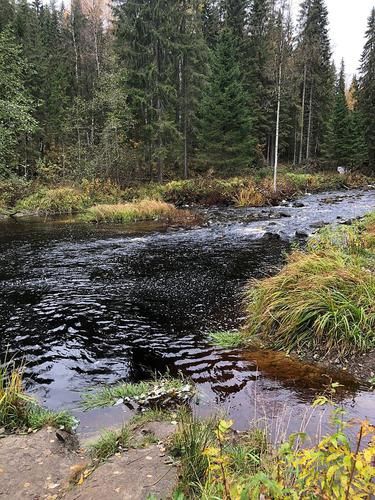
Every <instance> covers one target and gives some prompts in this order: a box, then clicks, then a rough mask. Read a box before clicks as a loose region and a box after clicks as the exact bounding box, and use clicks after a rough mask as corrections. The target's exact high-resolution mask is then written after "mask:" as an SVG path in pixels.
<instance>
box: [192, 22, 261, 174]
mask: <svg viewBox="0 0 375 500" xmlns="http://www.w3.org/2000/svg"><path fill="white" fill-rule="evenodd" d="M253 149H254V145H253V143H252V140H251V122H250V115H249V111H248V106H247V98H246V94H245V92H244V89H243V86H242V81H241V72H240V68H239V65H238V63H237V61H236V44H235V39H234V36H233V34H232V33H231V31H230V30H229V29H224V30H223V31H222V32H221V34H220V36H219V40H218V43H217V47H216V49H215V51H214V54H213V57H212V66H211V72H210V77H209V82H208V85H207V88H206V90H205V94H204V96H203V100H202V110H201V123H200V148H199V151H200V158H201V160H204V161H205V162H206V164H207V165H208V166H213V167H217V168H218V169H219V170H220V172H221V173H231V174H234V173H235V172H236V170H237V171H239V170H241V169H243V168H245V167H248V166H250V165H251V162H252V160H253V158H254V150H253Z"/></svg>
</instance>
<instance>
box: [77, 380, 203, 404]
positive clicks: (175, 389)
mask: <svg viewBox="0 0 375 500" xmlns="http://www.w3.org/2000/svg"><path fill="white" fill-rule="evenodd" d="M194 393H195V388H194V386H193V385H192V384H190V383H189V382H187V381H186V380H184V379H182V378H172V377H163V378H160V379H155V380H149V381H144V382H137V383H130V382H124V383H120V384H117V385H114V386H111V387H102V388H101V389H99V390H95V391H88V392H86V393H84V394H83V396H82V405H83V408H84V409H85V410H91V409H94V408H103V407H106V406H112V405H114V404H115V403H117V402H118V401H119V400H134V401H135V402H138V403H139V404H140V405H142V406H150V407H153V408H154V409H156V410H158V409H162V407H163V406H164V405H167V403H169V404H170V405H174V404H177V405H178V404H182V403H183V402H184V401H185V400H186V401H188V400H189V399H191V397H192V396H193V395H194Z"/></svg>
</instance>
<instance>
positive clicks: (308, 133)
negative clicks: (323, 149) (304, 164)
mask: <svg viewBox="0 0 375 500" xmlns="http://www.w3.org/2000/svg"><path fill="white" fill-rule="evenodd" d="M313 86H314V84H313V82H311V90H310V103H309V124H308V128H307V145H306V160H309V159H310V144H311V129H312V100H313Z"/></svg>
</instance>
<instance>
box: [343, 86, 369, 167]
mask: <svg viewBox="0 0 375 500" xmlns="http://www.w3.org/2000/svg"><path fill="white" fill-rule="evenodd" d="M348 96H349V128H348V160H349V162H350V164H351V166H354V167H361V166H362V165H363V164H365V163H366V161H367V158H368V155H367V145H366V141H365V133H364V121H363V115H362V111H361V110H360V108H359V105H358V96H359V85H358V80H357V78H356V76H354V77H353V81H352V84H351V86H350V89H349V93H348Z"/></svg>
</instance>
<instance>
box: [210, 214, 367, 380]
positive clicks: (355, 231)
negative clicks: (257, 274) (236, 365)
mask: <svg viewBox="0 0 375 500" xmlns="http://www.w3.org/2000/svg"><path fill="white" fill-rule="evenodd" d="M245 303H246V314H247V319H246V321H245V325H244V326H243V328H242V330H241V332H233V333H232V332H222V333H220V332H218V333H216V334H214V335H213V340H214V341H216V342H217V343H219V344H221V345H224V344H225V345H231V346H232V347H233V346H236V345H237V346H238V345H251V344H253V345H257V346H261V347H262V348H267V349H276V350H282V351H286V352H287V353H289V354H294V355H297V356H299V357H300V358H303V359H306V360H309V361H315V362H320V363H323V364H324V365H326V366H332V365H335V366H338V367H341V368H343V369H345V370H347V371H348V372H349V373H353V374H354V375H355V376H356V377H357V378H359V379H360V380H363V381H367V382H369V383H373V380H374V376H375V373H374V371H375V334H374V332H375V312H374V303H375V213H372V214H370V215H367V216H365V217H364V218H363V219H361V220H359V221H356V222H354V223H351V225H339V226H337V225H336V226H331V227H326V228H324V229H321V230H320V231H318V232H317V233H316V234H315V235H313V236H312V237H311V238H310V239H309V241H308V244H307V248H306V250H305V251H301V250H294V251H293V252H292V253H291V254H290V255H289V256H288V258H287V263H286V265H285V266H284V267H283V268H282V269H281V271H280V272H279V273H278V274H276V275H275V276H272V277H269V278H265V279H261V280H257V281H252V282H250V284H249V285H248V287H247V289H246V294H245Z"/></svg>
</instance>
